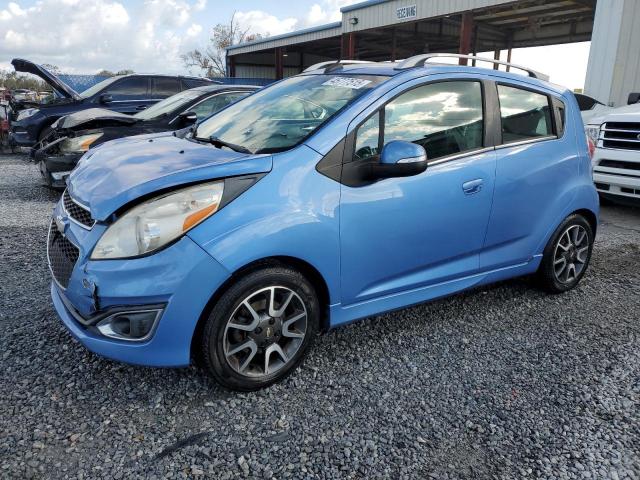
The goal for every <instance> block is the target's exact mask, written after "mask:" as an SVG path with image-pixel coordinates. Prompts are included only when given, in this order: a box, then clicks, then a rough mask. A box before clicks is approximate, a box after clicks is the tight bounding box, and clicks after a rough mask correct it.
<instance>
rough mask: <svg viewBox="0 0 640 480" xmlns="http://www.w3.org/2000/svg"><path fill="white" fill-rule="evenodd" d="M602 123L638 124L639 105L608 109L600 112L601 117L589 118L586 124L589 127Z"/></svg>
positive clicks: (639, 118)
mask: <svg viewBox="0 0 640 480" xmlns="http://www.w3.org/2000/svg"><path fill="white" fill-rule="evenodd" d="M605 108H606V107H605ZM604 122H634V123H635V122H640V103H634V104H633V105H625V106H624V107H618V108H610V109H608V110H606V111H604V112H602V115H597V116H594V117H591V118H590V119H589V120H588V122H587V123H588V124H589V125H602V124H603V123H604Z"/></svg>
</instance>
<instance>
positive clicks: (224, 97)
mask: <svg viewBox="0 0 640 480" xmlns="http://www.w3.org/2000/svg"><path fill="white" fill-rule="evenodd" d="M248 94H249V92H229V93H220V94H218V95H214V96H213V97H209V98H207V99H206V100H203V101H202V102H200V103H199V104H197V105H195V106H194V107H191V108H190V109H189V111H191V112H195V113H196V115H197V117H198V120H202V119H203V118H207V117H210V116H211V115H213V114H214V113H216V112H218V111H220V110H222V109H223V108H224V107H226V106H227V105H229V104H231V103H233V102H235V101H236V100H239V99H240V98H242V97H244V96H246V95H248Z"/></svg>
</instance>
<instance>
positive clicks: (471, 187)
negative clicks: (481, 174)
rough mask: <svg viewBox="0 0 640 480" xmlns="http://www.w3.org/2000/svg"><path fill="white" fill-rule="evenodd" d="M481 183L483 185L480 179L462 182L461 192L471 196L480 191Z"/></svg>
mask: <svg viewBox="0 0 640 480" xmlns="http://www.w3.org/2000/svg"><path fill="white" fill-rule="evenodd" d="M483 183H484V180H482V179H481V178H476V179H475V180H469V181H468V182H464V183H463V184H462V191H463V192H464V193H465V194H466V195H473V194H474V193H478V192H479V191H480V190H482V184H483Z"/></svg>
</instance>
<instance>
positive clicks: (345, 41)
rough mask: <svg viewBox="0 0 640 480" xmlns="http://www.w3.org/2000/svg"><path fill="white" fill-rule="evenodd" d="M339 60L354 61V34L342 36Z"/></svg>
mask: <svg viewBox="0 0 640 480" xmlns="http://www.w3.org/2000/svg"><path fill="white" fill-rule="evenodd" d="M340 58H341V59H342V60H355V58H356V34H355V33H354V32H350V33H344V34H342V37H341V55H340Z"/></svg>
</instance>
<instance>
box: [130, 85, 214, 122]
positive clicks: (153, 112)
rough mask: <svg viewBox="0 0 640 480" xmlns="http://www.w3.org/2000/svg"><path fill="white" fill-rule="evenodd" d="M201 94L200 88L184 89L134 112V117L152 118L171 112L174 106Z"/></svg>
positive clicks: (185, 102) (187, 101)
mask: <svg viewBox="0 0 640 480" xmlns="http://www.w3.org/2000/svg"><path fill="white" fill-rule="evenodd" d="M202 94H203V92H202V90H195V91H194V90H185V91H184V92H180V93H176V94H175V95H171V96H170V97H169V98H165V99H164V100H161V101H159V102H158V103H156V104H154V105H152V106H150V107H149V108H147V109H146V110H143V111H142V112H138V113H136V114H135V115H134V117H136V118H139V119H140V120H151V119H153V118H157V117H161V116H162V115H166V114H168V113H170V112H173V111H174V110H175V109H176V108H180V107H181V106H183V105H185V104H187V103H189V101H191V100H193V99H194V98H198V97H199V96H200V95H202Z"/></svg>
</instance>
